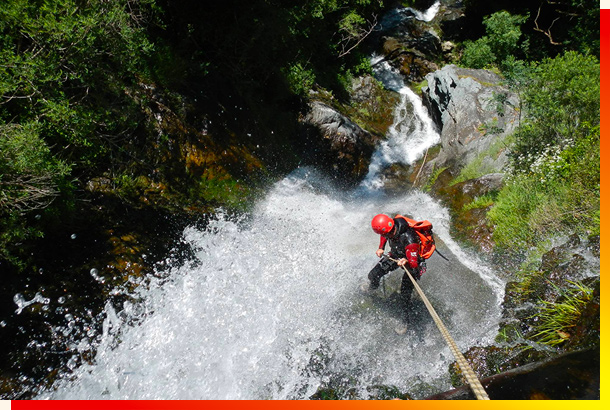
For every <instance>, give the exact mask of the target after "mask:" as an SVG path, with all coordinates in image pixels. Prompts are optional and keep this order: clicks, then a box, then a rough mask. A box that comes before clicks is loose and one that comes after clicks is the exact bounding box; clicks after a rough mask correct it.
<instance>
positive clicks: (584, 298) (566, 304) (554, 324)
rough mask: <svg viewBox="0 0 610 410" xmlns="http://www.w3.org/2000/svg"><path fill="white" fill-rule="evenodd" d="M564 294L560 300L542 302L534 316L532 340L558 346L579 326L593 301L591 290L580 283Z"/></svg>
mask: <svg viewBox="0 0 610 410" xmlns="http://www.w3.org/2000/svg"><path fill="white" fill-rule="evenodd" d="M573 285H574V286H575V287H574V288H572V289H568V290H567V291H565V292H564V295H563V297H562V298H560V300H558V301H555V302H548V301H543V306H542V309H541V311H540V312H539V313H537V314H536V317H537V318H538V321H536V326H535V327H536V330H535V332H536V333H535V334H534V335H533V336H532V339H534V340H536V341H538V342H540V343H543V344H546V345H549V346H558V345H561V344H563V343H564V342H566V341H567V340H568V339H569V338H570V337H571V332H572V330H573V329H574V328H575V327H576V326H577V325H578V324H579V322H580V319H581V316H582V314H583V312H584V311H585V309H586V307H587V305H588V304H589V302H591V300H592V299H593V291H594V289H593V288H590V287H588V286H586V285H584V284H582V283H573Z"/></svg>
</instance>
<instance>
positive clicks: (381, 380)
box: [39, 63, 503, 400]
mask: <svg viewBox="0 0 610 410" xmlns="http://www.w3.org/2000/svg"><path fill="white" fill-rule="evenodd" d="M377 67H378V70H377V73H376V74H377V75H378V78H381V79H382V81H384V83H385V84H386V86H388V87H390V88H394V89H395V90H396V91H397V92H399V93H400V94H401V98H402V100H401V103H400V105H399V106H398V107H397V109H396V112H395V116H396V118H395V121H394V125H393V126H392V129H391V130H390V132H389V134H388V138H387V140H386V141H385V142H383V143H382V144H381V145H380V147H379V149H378V150H377V152H376V153H375V154H374V156H373V158H372V161H371V167H370V170H369V175H368V176H367V177H366V178H365V180H364V181H363V183H362V186H361V187H359V188H358V189H357V190H356V191H355V192H352V193H350V192H341V191H338V190H336V189H334V187H333V185H332V184H331V183H330V182H329V181H327V180H326V178H325V176H324V175H321V174H319V173H318V172H317V171H316V170H315V169H311V168H299V169H297V170H295V171H294V172H293V173H292V174H291V175H289V176H287V177H286V178H285V179H283V180H282V181H279V182H278V183H277V184H275V186H274V187H273V188H272V189H271V190H270V191H269V192H268V193H267V195H266V196H265V198H263V199H262V200H261V201H260V202H259V203H257V204H256V206H255V209H254V211H253V212H252V213H251V214H250V215H248V217H247V218H244V219H242V220H235V219H231V218H228V217H226V216H224V215H222V214H221V215H220V216H219V217H218V218H217V219H216V220H214V221H212V222H211V223H210V224H209V225H208V226H207V227H206V229H197V228H194V227H192V228H188V229H187V230H186V231H185V232H184V241H186V242H187V243H188V244H189V245H190V246H191V247H192V249H193V250H194V252H195V254H196V257H195V259H194V260H192V261H189V262H187V263H184V264H174V266H168V267H167V268H165V269H164V270H162V271H159V272H155V274H154V275H151V276H150V277H149V278H148V280H147V281H143V285H142V286H141V287H140V288H139V289H137V290H136V294H135V295H132V296H133V298H132V299H133V300H137V302H126V303H125V304H124V305H123V306H122V307H120V308H117V307H113V306H112V305H111V304H108V305H107V306H106V309H105V313H106V319H105V321H104V326H103V335H102V337H101V341H100V342H99V345H97V346H96V347H97V354H96V357H95V360H94V362H93V363H92V364H85V365H82V366H80V367H77V368H75V369H74V373H73V374H71V375H69V376H67V377H65V378H64V379H63V380H61V381H60V382H58V383H57V384H56V385H55V386H54V388H53V389H52V390H49V391H46V392H42V393H41V394H40V395H39V398H42V399H167V400H170V399H307V398H310V397H311V396H312V395H313V394H314V393H316V391H317V390H318V389H319V388H320V387H327V386H331V387H335V388H337V389H339V390H340V388H341V386H343V388H345V389H347V388H349V389H352V391H353V392H355V394H356V397H359V398H367V397H368V394H369V391H368V390H367V388H370V387H371V386H373V385H386V386H396V387H397V388H398V389H400V391H402V392H409V393H411V394H412V395H414V396H415V398H423V397H426V396H427V395H429V394H434V393H438V392H440V391H443V390H447V389H450V388H451V385H450V381H449V375H448V371H447V369H448V366H449V364H450V363H451V362H452V361H453V360H454V358H453V356H452V354H451V352H450V350H449V348H448V347H447V346H446V344H445V342H444V340H443V338H442V336H441V335H440V333H439V331H438V329H437V328H436V325H435V324H434V322H433V321H432V319H431V317H430V315H429V314H428V312H427V310H426V308H425V306H424V305H423V302H422V301H421V300H420V299H419V298H418V297H417V296H414V298H413V303H412V306H413V311H411V313H410V315H409V318H408V323H407V324H408V331H407V333H406V334H405V335H397V334H396V333H395V332H394V331H393V329H394V328H395V327H396V326H397V325H398V324H399V323H400V312H399V310H398V306H399V305H398V302H397V300H396V295H397V294H396V290H397V288H399V286H400V278H401V276H402V275H401V272H399V271H397V272H394V273H392V274H390V275H388V276H387V277H386V279H385V281H384V286H383V287H382V289H380V290H379V291H378V293H377V294H376V295H375V296H373V297H371V296H365V295H362V294H360V293H359V291H358V287H359V285H360V284H361V283H366V282H367V279H366V277H367V273H368V271H369V270H370V269H371V268H372V267H373V265H374V264H375V263H376V261H377V258H376V256H375V254H374V253H375V250H376V249H377V245H378V243H379V242H378V241H379V237H378V236H377V235H375V234H374V233H373V232H372V230H371V228H370V220H371V218H372V217H373V216H374V215H376V214H377V213H381V212H385V213H389V214H393V213H402V214H407V215H410V216H411V217H413V218H415V219H428V220H430V221H431V222H432V223H433V225H434V230H435V233H436V237H437V244H438V246H439V250H441V252H442V253H443V255H445V256H447V257H448V258H449V261H446V260H444V259H442V258H441V257H439V256H438V255H434V256H432V258H430V259H429V260H428V271H427V273H426V274H425V275H424V276H423V277H422V279H421V281H420V286H421V287H422V289H423V290H424V292H425V293H426V296H427V297H428V298H429V299H430V301H431V303H432V304H433V305H434V307H435V309H436V311H437V313H438V314H439V316H440V317H441V318H442V320H443V321H444V323H445V325H446V326H447V328H448V329H449V331H450V332H451V334H452V336H453V338H454V339H455V340H456V342H457V344H458V346H459V348H460V349H461V350H462V351H465V350H467V349H468V348H469V347H471V346H474V345H479V344H486V343H491V342H492V339H493V338H494V337H495V334H496V331H497V325H498V321H499V318H500V303H501V300H502V297H503V283H502V282H501V280H499V279H498V278H497V277H496V275H495V273H494V272H493V270H491V269H490V268H488V267H486V266H485V265H484V264H483V263H482V262H481V261H480V260H478V259H477V257H476V256H475V255H472V254H470V253H468V252H467V251H465V250H463V249H461V248H460V247H459V245H458V244H457V243H456V242H455V241H454V240H453V239H452V238H451V236H450V234H449V232H450V230H449V228H450V217H449V213H448V211H447V210H446V209H444V208H443V207H442V206H441V205H440V204H438V203H437V202H436V201H435V200H433V199H432V198H431V197H430V196H428V195H426V194H424V193H421V192H417V191H413V192H406V193H404V195H402V196H400V197H392V198H390V197H387V196H385V195H384V194H383V189H382V188H383V183H384V181H383V178H382V177H381V176H380V175H381V174H380V173H381V171H383V169H384V168H385V167H386V166H388V165H389V164H392V163H395V162H400V163H404V164H410V163H412V162H413V161H415V160H417V159H418V158H421V156H422V155H423V153H424V152H425V150H426V149H427V148H428V147H430V146H431V145H434V144H436V143H437V142H438V138H439V137H438V134H437V133H436V131H435V130H434V127H433V126H432V122H431V120H430V118H429V117H428V116H427V113H426V111H425V109H424V108H423V106H422V105H421V101H419V99H418V98H417V96H415V95H414V94H413V93H412V92H411V91H410V90H409V89H408V88H407V87H405V86H404V84H402V83H401V80H400V79H399V77H397V76H396V73H395V72H393V70H391V68H390V67H389V66H388V65H385V64H383V63H380V64H378V65H377ZM75 343H76V344H78V343H79V341H75ZM80 343H81V344H82V345H83V346H82V347H80V345H79V349H82V350H83V351H88V350H89V349H90V346H87V343H88V342H85V341H81V342H80Z"/></svg>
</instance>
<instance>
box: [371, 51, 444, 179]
mask: <svg viewBox="0 0 610 410" xmlns="http://www.w3.org/2000/svg"><path fill="white" fill-rule="evenodd" d="M371 65H372V66H373V68H374V74H375V77H376V78H377V79H379V81H381V82H382V83H383V84H384V86H385V87H386V88H388V89H390V90H394V91H396V92H398V93H400V102H399V104H398V105H397V106H396V108H395V110H394V121H393V124H392V126H391V127H390V129H389V130H388V135H387V138H386V139H385V140H384V141H382V142H381V144H380V146H379V147H378V148H377V150H376V151H375V153H374V154H373V157H372V158H371V163H370V165H369V170H368V174H367V175H366V177H365V178H364V180H363V181H362V184H361V185H362V186H363V187H365V188H367V189H370V190H378V189H381V188H382V187H383V185H384V178H383V174H382V171H383V170H384V169H385V168H386V167H388V166H390V165H392V164H395V163H399V164H405V165H410V164H412V163H413V162H415V161H417V160H418V159H420V158H421V157H422V156H423V155H424V153H425V152H426V150H427V149H428V148H430V147H431V146H433V145H435V144H438V143H439V142H440V135H439V134H438V132H437V131H436V128H435V126H434V123H433V122H432V119H431V118H430V116H429V115H428V111H427V110H426V108H425V107H424V106H423V104H422V101H421V99H420V98H419V97H418V96H417V95H416V94H415V93H414V92H413V91H412V90H411V89H410V88H409V87H408V86H406V85H405V84H404V81H403V79H402V76H401V75H400V73H399V72H398V70H396V69H395V68H393V67H392V66H390V64H389V63H388V62H387V61H384V60H383V57H379V56H374V57H373V58H372V61H371Z"/></svg>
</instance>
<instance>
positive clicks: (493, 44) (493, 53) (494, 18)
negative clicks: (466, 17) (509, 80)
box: [461, 11, 527, 68]
mask: <svg viewBox="0 0 610 410" xmlns="http://www.w3.org/2000/svg"><path fill="white" fill-rule="evenodd" d="M526 20H527V16H518V15H516V16H514V15H511V14H510V13H508V12H506V11H500V12H497V13H494V14H492V15H490V16H487V17H485V18H484V19H483V24H484V25H485V27H486V34H487V35H485V36H483V37H481V38H479V39H477V40H476V41H467V42H465V43H464V52H463V55H462V60H461V61H462V64H464V65H465V66H467V67H472V68H485V67H487V66H490V65H498V64H500V63H501V62H502V61H504V60H505V59H506V58H507V57H508V56H512V55H513V54H515V53H517V52H518V51H524V50H526V49H527V44H526V43H522V44H520V43H519V40H520V39H521V28H520V25H521V24H523V23H524V22H525V21H526Z"/></svg>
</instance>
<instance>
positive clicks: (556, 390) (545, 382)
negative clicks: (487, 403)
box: [426, 348, 600, 400]
mask: <svg viewBox="0 0 610 410" xmlns="http://www.w3.org/2000/svg"><path fill="white" fill-rule="evenodd" d="M481 384H482V385H483V387H484V388H485V391H486V392H487V394H488V395H489V398H490V399H491V400H540V399H547V400H549V399H550V400H567V399H580V400H599V398H600V350H599V348H597V349H591V350H584V351H577V352H573V353H569V354H564V355H560V356H557V357H555V358H552V359H547V360H543V361H540V362H536V363H531V364H528V365H525V366H521V367H519V368H516V369H513V370H509V371H506V372H503V373H499V374H496V375H494V376H491V377H487V378H483V379H482V380H481ZM474 398H475V396H474V394H473V393H472V390H471V389H470V387H469V386H462V387H459V388H457V389H455V390H451V391H448V392H444V393H440V394H436V395H434V396H430V397H427V398H426V400H472V399H474Z"/></svg>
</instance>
